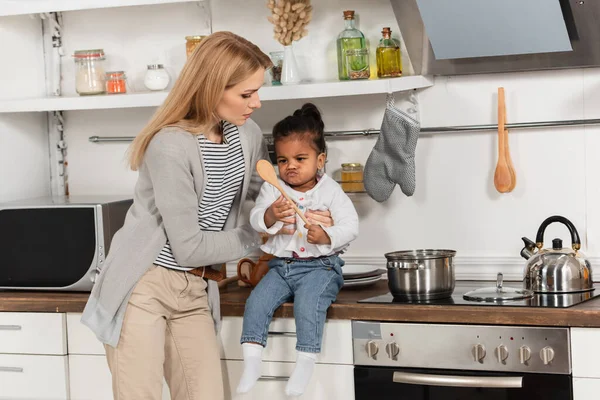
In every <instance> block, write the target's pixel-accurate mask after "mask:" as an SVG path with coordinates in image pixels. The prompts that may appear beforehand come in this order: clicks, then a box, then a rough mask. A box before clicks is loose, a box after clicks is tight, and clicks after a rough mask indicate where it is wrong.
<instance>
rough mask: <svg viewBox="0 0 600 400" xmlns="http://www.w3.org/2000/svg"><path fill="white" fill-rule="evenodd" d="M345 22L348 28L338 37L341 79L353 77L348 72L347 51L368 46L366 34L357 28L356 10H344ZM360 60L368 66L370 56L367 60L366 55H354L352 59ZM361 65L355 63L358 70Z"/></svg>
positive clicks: (354, 60)
mask: <svg viewBox="0 0 600 400" xmlns="http://www.w3.org/2000/svg"><path fill="white" fill-rule="evenodd" d="M344 22H345V24H346V28H345V29H344V30H343V31H342V32H341V33H340V34H339V35H338V38H337V59H338V76H339V78H340V80H347V79H351V78H350V76H349V73H348V67H347V61H348V60H347V56H346V52H347V51H348V50H361V49H365V50H366V48H367V45H366V43H365V35H363V33H362V32H361V31H359V30H358V29H356V26H355V21H354V10H346V11H344ZM357 60H359V61H358V62H362V63H364V62H366V65H364V66H363V67H365V68H368V62H369V61H368V57H366V60H365V58H364V57H361V58H357V57H353V59H352V60H351V61H352V63H353V64H356V63H357ZM360 67H361V66H360V65H353V68H355V69H356V70H359V69H360Z"/></svg>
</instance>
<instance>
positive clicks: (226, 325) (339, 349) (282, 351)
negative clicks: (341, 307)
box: [220, 317, 353, 364]
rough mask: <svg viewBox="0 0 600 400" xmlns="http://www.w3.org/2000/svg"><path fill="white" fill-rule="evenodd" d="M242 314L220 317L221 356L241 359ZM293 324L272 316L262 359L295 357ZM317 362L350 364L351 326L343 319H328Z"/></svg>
mask: <svg viewBox="0 0 600 400" xmlns="http://www.w3.org/2000/svg"><path fill="white" fill-rule="evenodd" d="M242 323H243V318H242V317H224V318H223V324H222V326H221V332H220V340H221V358H222V359H224V360H241V359H242V358H243V357H242V346H241V345H240V337H241V334H242ZM295 349H296V324H295V322H294V320H293V319H292V318H276V319H273V321H272V322H271V326H270V327H269V338H268V340H267V347H266V349H265V351H264V353H263V360H265V361H289V362H294V361H296V351H295ZM317 362H318V363H328V364H352V362H353V358H352V326H351V323H350V321H347V320H328V321H327V322H326V323H325V329H324V332H323V343H322V346H321V354H319V358H318V359H317Z"/></svg>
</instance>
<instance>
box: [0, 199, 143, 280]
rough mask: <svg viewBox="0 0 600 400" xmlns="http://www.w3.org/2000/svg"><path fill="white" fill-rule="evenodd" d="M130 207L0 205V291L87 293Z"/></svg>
mask: <svg viewBox="0 0 600 400" xmlns="http://www.w3.org/2000/svg"><path fill="white" fill-rule="evenodd" d="M132 202H133V201H132V200H131V199H128V198H123V197H121V198H118V197H107V196H56V197H42V198H35V199H26V200H19V201H14V202H10V203H0V289H4V290H6V289H20V290H64V291H84V292H85V291H90V290H91V289H92V286H93V284H94V281H95V279H96V276H97V275H98V273H99V272H100V270H101V269H102V264H103V263H104V260H105V258H106V254H107V253H108V250H109V248H110V242H111V240H112V237H113V235H114V234H115V233H116V232H117V231H118V230H119V229H120V228H121V227H122V226H123V223H124V221H125V215H126V214H127V211H128V210H129V207H130V206H131V204H132Z"/></svg>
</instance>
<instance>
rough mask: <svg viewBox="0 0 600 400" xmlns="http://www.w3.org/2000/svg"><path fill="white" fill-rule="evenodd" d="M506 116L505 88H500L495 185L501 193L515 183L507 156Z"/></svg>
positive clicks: (506, 191) (508, 190) (507, 190)
mask: <svg viewBox="0 0 600 400" xmlns="http://www.w3.org/2000/svg"><path fill="white" fill-rule="evenodd" d="M505 118H506V109H505V104H504V88H498V163H497V164H496V171H495V172H494V186H495V187H496V190H497V191H498V192H500V193H508V192H510V190H511V189H510V188H511V186H512V184H513V182H512V176H511V173H510V168H509V166H508V160H507V157H506V142H507V139H508V137H506V136H505V134H504V131H505V129H504V121H505Z"/></svg>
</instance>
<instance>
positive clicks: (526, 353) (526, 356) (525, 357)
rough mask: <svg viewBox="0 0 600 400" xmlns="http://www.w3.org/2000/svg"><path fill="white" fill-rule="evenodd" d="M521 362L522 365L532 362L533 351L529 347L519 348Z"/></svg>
mask: <svg viewBox="0 0 600 400" xmlns="http://www.w3.org/2000/svg"><path fill="white" fill-rule="evenodd" d="M519 360H520V361H521V364H527V361H529V360H531V349H530V348H529V347H527V346H521V347H520V348H519Z"/></svg>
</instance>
